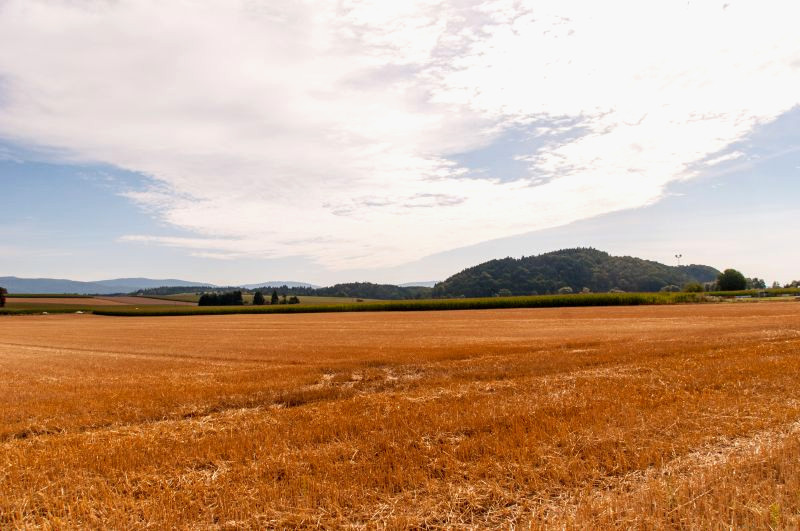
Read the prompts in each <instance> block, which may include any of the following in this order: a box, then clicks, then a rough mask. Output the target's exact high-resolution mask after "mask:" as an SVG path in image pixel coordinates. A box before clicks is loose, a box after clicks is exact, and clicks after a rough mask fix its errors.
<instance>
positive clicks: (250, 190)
mask: <svg viewBox="0 0 800 531" xmlns="http://www.w3.org/2000/svg"><path fill="white" fill-rule="evenodd" d="M799 15H800V8H799V7H798V6H797V4H796V3H793V2H769V1H766V2H758V3H754V2H729V3H722V2H720V3H697V2H689V3H688V4H678V3H668V2H662V3H660V4H658V5H655V4H652V3H643V2H634V1H631V2H605V3H597V2H585V3H584V2H555V1H554V2H550V1H530V2H528V1H523V0H515V1H511V0H509V1H503V0H499V1H484V2H472V1H466V0H452V1H433V0H430V1H426V0H417V1H408V2H368V1H358V0H349V1H340V2H302V1H298V0H291V1H284V0H271V1H268V2H266V1H265V2H258V1H253V0H239V1H232V0H225V1H222V0H206V1H203V2H194V1H188V0H176V1H174V2H157V1H150V0H141V1H135V2H134V1H125V0H121V1H117V2H106V1H100V0H96V1H92V0H87V1H85V2H80V1H78V2H76V1H74V0H70V1H67V0H63V1H59V0H51V1H39V0H6V1H5V2H0V136H2V137H5V138H7V139H10V140H13V141H15V142H20V143H23V144H25V145H29V146H40V147H47V148H56V149H58V150H59V153H62V154H63V155H62V156H63V157H64V158H65V159H66V160H69V161H76V162H81V161H101V162H105V163H109V164H113V165H116V166H118V167H121V168H125V169H127V170H131V171H135V172H140V173H141V174H143V175H146V176H147V177H148V178H149V185H148V186H147V187H145V188H143V189H137V190H129V191H127V192H126V194H127V196H128V197H129V198H130V199H131V200H132V201H135V202H137V203H138V204H140V205H141V206H142V207H143V208H146V209H147V210H148V211H149V212H152V214H153V215H154V216H157V217H159V218H160V219H162V220H164V221H165V222H166V223H168V224H170V225H173V226H174V227H176V228H179V229H182V231H188V232H189V233H190V234H193V235H194V236H188V237H187V236H181V237H163V236H160V237H156V236H151V235H147V234H131V235H127V236H125V237H124V239H125V240H126V241H134V242H143V243H154V244H159V245H168V246H174V247H181V248H185V249H187V251H188V252H190V253H192V254H194V255H196V256H205V257H210V258H232V257H233V258H235V257H239V256H247V257H264V258H277V257H287V256H304V257H308V258H310V259H312V260H315V261H318V262H320V263H324V264H326V265H327V266H329V267H332V268H354V267H379V266H390V265H396V264H398V263H402V262H407V261H410V260H413V259H417V258H420V257H422V256H425V255H428V254H431V253H434V252H438V251H442V250H445V249H450V248H455V247H460V246H465V245H470V244H474V243H477V242H481V241H485V240H489V239H493V238H498V237H502V236H508V235H512V234H519V233H522V232H527V231H532V230H537V229H543V228H547V227H554V226H559V225H563V224H566V223H569V222H572V221H575V220H579V219H584V218H588V217H591V216H595V215H599V214H603V213H607V212H612V211H616V210H621V209H627V208H634V207H640V206H644V205H648V204H651V203H653V202H655V201H657V200H658V199H659V198H660V197H662V195H663V194H664V190H665V187H666V186H667V185H668V184H669V183H670V182H673V181H677V180H684V179H690V178H692V177H696V176H697V175H700V174H701V173H702V172H703V171H704V169H705V168H708V167H709V166H712V165H714V164H716V163H719V162H721V161H726V160H730V159H731V158H733V157H735V156H736V153H728V152H726V148H727V147H728V146H729V145H731V144H732V143H733V142H736V141H738V140H741V139H742V138H744V137H745V136H746V135H747V134H748V133H749V132H750V131H751V130H752V129H753V128H754V127H755V126H757V125H759V124H762V123H765V122H768V121H771V120H773V119H775V118H776V117H778V116H780V115H781V114H783V113H785V112H787V111H788V110H789V109H791V108H792V107H794V106H796V105H797V104H798V103H800V92H799V91H798V90H797V88H798V87H800V41H799V40H798V39H797V38H796V27H795V21H796V20H798V18H799ZM509 131H525V133H526V134H528V135H531V136H532V137H534V138H536V139H537V140H538V142H537V143H536V146H535V147H531V148H530V152H529V153H526V154H524V155H521V156H517V157H516V158H517V160H518V161H519V162H521V163H523V164H524V165H525V168H526V171H525V172H524V173H525V174H524V175H523V176H522V177H520V176H519V175H515V176H514V177H513V178H509V176H508V175H504V174H503V170H502V168H503V167H505V166H504V165H502V164H498V165H497V168H496V169H493V168H492V167H491V165H490V167H489V168H485V169H483V171H482V172H481V173H480V175H481V178H475V175H474V172H472V171H471V170H473V169H474V168H469V167H465V166H463V165H460V164H459V163H457V162H455V161H456V160H462V159H459V157H458V156H459V155H461V154H464V153H469V152H471V151H474V150H483V151H484V152H487V150H488V152H489V153H491V150H492V148H493V146H496V144H497V143H498V142H501V141H502V139H504V138H507V136H508V133H509ZM501 151H502V150H499V149H498V153H500V152H501ZM498 156H500V155H498Z"/></svg>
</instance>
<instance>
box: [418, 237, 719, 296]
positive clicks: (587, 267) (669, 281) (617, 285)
mask: <svg viewBox="0 0 800 531" xmlns="http://www.w3.org/2000/svg"><path fill="white" fill-rule="evenodd" d="M719 274H720V272H719V271H718V270H717V269H715V268H713V267H710V266H705V265H695V264H693V265H687V266H668V265H665V264H661V263H658V262H654V261H651V260H643V259H641V258H634V257H632V256H611V255H610V254H608V253H606V252H603V251H598V250H597V249H591V248H577V249H563V250H560V251H553V252H550V253H544V254H541V255H538V256H524V257H522V258H502V259H497V260H490V261H488V262H484V263H483V264H480V265H477V266H474V267H470V268H468V269H465V270H464V271H462V272H460V273H458V274H456V275H453V276H451V277H450V278H448V279H447V280H445V281H443V282H440V283H438V284H437V285H436V287H435V288H434V289H433V296H434V297H491V296H494V295H498V294H503V295H508V294H511V295H531V294H545V293H555V292H557V291H558V290H559V289H560V288H565V287H569V288H571V289H572V290H573V291H574V292H579V291H581V290H582V289H583V288H588V289H589V290H591V291H598V292H605V291H610V290H613V289H618V290H623V291H659V290H660V289H661V288H663V287H665V286H670V285H674V286H679V287H681V286H683V285H684V284H686V283H689V282H700V283H704V282H713V281H714V280H716V278H717V275H719Z"/></svg>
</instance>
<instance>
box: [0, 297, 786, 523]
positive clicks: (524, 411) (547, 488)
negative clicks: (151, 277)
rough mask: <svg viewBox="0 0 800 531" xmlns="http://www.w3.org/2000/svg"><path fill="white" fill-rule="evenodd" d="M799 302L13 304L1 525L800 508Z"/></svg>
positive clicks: (0, 350) (0, 423)
mask: <svg viewBox="0 0 800 531" xmlns="http://www.w3.org/2000/svg"><path fill="white" fill-rule="evenodd" d="M798 381H800V305H796V304H793V303H792V304H767V303H765V304H742V305H735V304H730V305H723V304H720V305H700V306H697V305H693V306H648V307H627V308H618V307H615V308H607V307H606V308H569V309H538V310H493V311H463V312H460V311H459V312H455V311H454V312H430V313H428V312H415V313H401V314H400V313H375V314H370V313H357V314H347V313H339V314H302V315H232V316H193V317H163V318H135V319H126V318H108V317H98V316H91V315H82V316H78V315H69V316H53V315H51V316H41V317H39V316H37V317H4V318H2V319H0V408H1V409H0V447H2V450H1V451H0V527H3V528H5V527H26V526H48V525H52V526H55V527H101V526H106V527H116V528H144V527H157V528H164V527H179V528H263V527H297V526H306V527H315V526H324V527H338V526H352V527H390V528H406V527H507V526H509V525H510V524H512V523H513V524H516V525H518V526H523V527H529V526H530V527H534V528H538V527H559V528H562V527H567V528H586V527H595V528H596V527H623V528H628V527H645V528H674V527H679V528H723V527H724V528H729V527H731V526H735V527H773V528H796V527H797V526H798V525H800V437H798V436H799V435H800V386H798Z"/></svg>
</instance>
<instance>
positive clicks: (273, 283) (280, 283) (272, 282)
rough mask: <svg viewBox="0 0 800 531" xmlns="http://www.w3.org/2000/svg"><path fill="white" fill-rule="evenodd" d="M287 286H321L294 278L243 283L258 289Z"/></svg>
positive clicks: (247, 286)
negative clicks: (294, 279)
mask: <svg viewBox="0 0 800 531" xmlns="http://www.w3.org/2000/svg"><path fill="white" fill-rule="evenodd" d="M283 286H286V287H287V288H319V287H320V286H316V285H314V284H309V283H308V282H294V281H292V280H268V281H267V282H260V283H258V284H242V287H243V288H247V289H258V288H280V287H283Z"/></svg>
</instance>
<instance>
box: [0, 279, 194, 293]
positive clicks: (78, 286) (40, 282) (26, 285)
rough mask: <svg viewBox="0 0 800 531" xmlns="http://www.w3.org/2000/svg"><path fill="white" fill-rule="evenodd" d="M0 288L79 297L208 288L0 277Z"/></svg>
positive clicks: (177, 283)
mask: <svg viewBox="0 0 800 531" xmlns="http://www.w3.org/2000/svg"><path fill="white" fill-rule="evenodd" d="M0 286H2V287H4V288H6V289H7V290H8V291H9V293H32V294H42V293H76V294H79V295H95V294H96V295H110V294H113V293H132V292H134V291H137V290H140V289H148V288H154V287H161V286H185V287H187V288H188V287H199V286H208V284H202V283H199V282H189V281H187V280H178V279H173V278H166V279H151V278H115V279H110V280H97V281H87V282H84V281H80V280H69V279H65V278H20V277H0Z"/></svg>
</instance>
